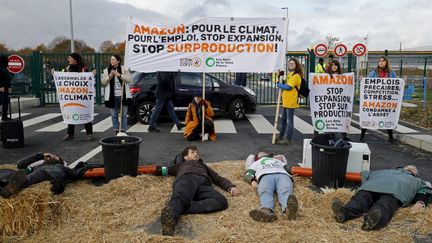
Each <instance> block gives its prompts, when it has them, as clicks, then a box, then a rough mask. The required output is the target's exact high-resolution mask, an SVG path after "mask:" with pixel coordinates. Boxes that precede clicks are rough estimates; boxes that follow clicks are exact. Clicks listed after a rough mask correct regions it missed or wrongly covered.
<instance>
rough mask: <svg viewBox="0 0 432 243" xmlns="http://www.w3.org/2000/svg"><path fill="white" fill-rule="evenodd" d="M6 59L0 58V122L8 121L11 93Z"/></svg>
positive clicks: (4, 57) (5, 57)
mask: <svg viewBox="0 0 432 243" xmlns="http://www.w3.org/2000/svg"><path fill="white" fill-rule="evenodd" d="M7 66H8V57H7V56H4V55H2V56H0V104H1V105H2V121H7V120H10V118H8V117H7V114H8V108H9V94H10V93H11V92H12V89H11V80H12V77H11V75H10V73H9V71H8V70H7Z"/></svg>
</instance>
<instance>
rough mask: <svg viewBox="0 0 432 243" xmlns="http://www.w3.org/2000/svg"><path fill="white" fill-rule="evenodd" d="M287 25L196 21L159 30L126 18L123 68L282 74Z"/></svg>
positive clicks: (272, 21) (277, 20) (239, 20)
mask: <svg viewBox="0 0 432 243" xmlns="http://www.w3.org/2000/svg"><path fill="white" fill-rule="evenodd" d="M286 26H287V21H286V19H285V18H201V19H199V20H197V21H195V22H192V23H179V24H178V25H175V26H163V25H160V24H152V23H147V22H144V21H140V20H138V19H136V18H133V17H130V18H129V21H128V23H127V38H126V52H125V65H126V66H127V67H128V68H130V69H131V70H133V71H139V72H154V71H183V72H254V73H256V72H273V71H277V70H279V69H280V70H282V69H283V63H284V58H285V53H286V36H287V33H286Z"/></svg>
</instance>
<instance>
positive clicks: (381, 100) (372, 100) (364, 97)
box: [359, 78, 405, 129]
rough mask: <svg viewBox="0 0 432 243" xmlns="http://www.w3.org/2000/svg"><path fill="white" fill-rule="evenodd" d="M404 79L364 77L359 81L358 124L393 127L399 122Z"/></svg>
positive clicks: (379, 127)
mask: <svg viewBox="0 0 432 243" xmlns="http://www.w3.org/2000/svg"><path fill="white" fill-rule="evenodd" d="M404 86H405V81H404V80H403V79H401V78H364V79H362V80H361V83H360V107H359V113H360V126H361V127H362V128H367V129H395V128H396V126H397V124H398V122H399V115H400V111H401V106H402V98H403V93H404Z"/></svg>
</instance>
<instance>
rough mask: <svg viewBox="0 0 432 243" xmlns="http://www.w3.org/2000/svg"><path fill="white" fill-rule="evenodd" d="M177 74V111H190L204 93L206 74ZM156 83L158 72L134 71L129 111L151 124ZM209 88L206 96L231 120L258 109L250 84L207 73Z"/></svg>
mask: <svg viewBox="0 0 432 243" xmlns="http://www.w3.org/2000/svg"><path fill="white" fill-rule="evenodd" d="M176 74H177V75H176V78H175V89H176V92H175V97H174V99H173V103H174V107H175V110H176V111H181V112H186V110H187V107H188V105H189V103H190V102H192V100H193V97H194V94H195V93H196V92H202V76H203V75H202V73H186V72H177V73H176ZM156 85H157V75H156V73H155V72H154V73H134V74H133V84H132V85H131V86H130V91H131V93H132V105H131V106H130V107H129V112H128V113H129V115H130V116H134V117H135V118H136V119H137V120H138V121H139V122H141V123H143V124H148V123H149V121H150V115H151V112H152V110H153V108H154V106H155V103H156V98H155V91H156ZM205 90H206V91H205V92H206V94H205V98H206V100H209V101H210V103H211V105H212V107H213V110H214V111H215V113H216V114H224V115H226V114H228V115H229V117H230V118H231V119H233V120H240V119H243V118H245V117H246V113H253V112H255V110H256V94H255V92H254V91H253V90H251V89H249V88H247V87H243V86H237V85H232V84H228V83H225V82H224V81H222V80H220V79H218V78H217V77H215V76H213V75H211V74H207V73H206V82H205ZM164 110H165V109H164ZM163 112H164V111H163ZM165 113H166V112H165Z"/></svg>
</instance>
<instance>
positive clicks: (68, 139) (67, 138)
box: [63, 134, 73, 141]
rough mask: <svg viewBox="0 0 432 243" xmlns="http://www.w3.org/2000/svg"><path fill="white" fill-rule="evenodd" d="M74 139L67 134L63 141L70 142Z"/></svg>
mask: <svg viewBox="0 0 432 243" xmlns="http://www.w3.org/2000/svg"><path fill="white" fill-rule="evenodd" d="M72 139H73V136H71V135H69V134H66V136H64V137H63V141H70V140H72Z"/></svg>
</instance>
